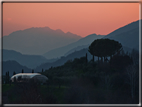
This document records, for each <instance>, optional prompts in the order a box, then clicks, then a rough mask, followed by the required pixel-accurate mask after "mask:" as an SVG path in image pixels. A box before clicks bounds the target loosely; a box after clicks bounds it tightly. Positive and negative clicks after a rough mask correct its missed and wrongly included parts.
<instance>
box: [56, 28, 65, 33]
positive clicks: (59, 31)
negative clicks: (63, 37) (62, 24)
mask: <svg viewBox="0 0 142 107" xmlns="http://www.w3.org/2000/svg"><path fill="white" fill-rule="evenodd" d="M56 32H57V33H64V32H63V31H62V30H61V29H56Z"/></svg>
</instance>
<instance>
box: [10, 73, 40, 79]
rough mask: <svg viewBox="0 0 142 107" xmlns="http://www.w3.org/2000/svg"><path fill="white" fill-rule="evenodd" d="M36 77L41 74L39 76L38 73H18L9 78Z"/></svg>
mask: <svg viewBox="0 0 142 107" xmlns="http://www.w3.org/2000/svg"><path fill="white" fill-rule="evenodd" d="M36 75H41V74H39V73H18V74H16V75H13V76H12V77H11V79H12V78H14V77H16V78H18V77H19V76H22V78H32V77H34V76H36Z"/></svg>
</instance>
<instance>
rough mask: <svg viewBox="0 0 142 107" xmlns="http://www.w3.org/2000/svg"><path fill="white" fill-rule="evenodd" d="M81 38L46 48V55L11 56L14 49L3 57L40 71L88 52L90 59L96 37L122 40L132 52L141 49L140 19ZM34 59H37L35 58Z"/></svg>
mask: <svg viewBox="0 0 142 107" xmlns="http://www.w3.org/2000/svg"><path fill="white" fill-rule="evenodd" d="M31 29H32V30H33V29H34V28H31ZM32 30H31V32H34V31H35V30H33V31H32ZM53 32H54V30H53ZM57 32H58V33H59V34H60V33H61V32H62V31H61V30H56V33H57ZM74 36H75V35H74ZM9 37H10V36H9ZM29 37H31V36H29ZM75 37H76V36H75ZM78 37H79V36H78ZM79 38H80V39H79ZM79 38H78V40H77V39H76V40H75V41H74V42H71V43H68V44H67V45H63V46H59V47H55V48H54V49H52V50H49V51H48V50H46V49H45V51H44V52H45V53H44V54H43V56H44V57H43V56H41V55H36V56H34V55H33V56H32V55H31V56H28V55H25V54H21V53H17V54H15V56H10V55H12V54H11V52H12V51H10V50H9V51H8V50H7V51H6V50H4V51H5V52H6V53H3V59H4V61H8V60H16V61H17V62H18V63H20V64H21V65H24V66H27V67H29V68H33V67H34V68H35V67H36V68H35V71H36V72H38V71H41V69H49V68H50V67H51V66H52V67H55V66H60V65H63V64H64V63H65V62H66V61H68V60H73V59H74V58H80V57H82V56H85V55H86V53H87V55H88V60H91V58H92V55H91V54H90V53H89V52H88V47H89V45H90V44H91V43H92V42H93V41H94V40H95V39H105V38H109V39H113V40H116V41H118V42H120V43H121V44H122V46H123V49H124V51H125V52H126V51H128V52H131V50H132V49H133V48H134V49H136V50H138V49H139V21H136V22H132V23H130V24H128V25H126V26H123V27H121V28H119V29H117V30H115V31H113V32H111V33H110V34H108V35H106V36H105V35H96V34H91V35H88V36H86V37H84V38H81V37H79ZM56 39H57V40H58V38H56ZM5 40H6V39H5ZM21 40H22V39H21ZM23 41H24V42H25V40H23ZM43 42H44V41H43ZM49 42H50V40H49ZM3 43H4V41H3ZM56 45H57V44H56ZM27 47H28V45H27ZM29 47H30V46H29ZM30 48H31V47H30ZM40 48H43V47H40ZM31 49H32V48H31ZM8 53H9V54H8ZM21 57H22V58H21ZM57 57H58V59H56V58H57ZM16 58H17V59H16ZM30 58H31V59H30ZM32 58H33V59H32ZM46 58H47V59H46ZM51 58H54V59H51ZM28 59H29V60H28ZM34 59H36V60H34ZM49 59H50V60H49ZM20 61H21V62H20ZM22 61H25V62H24V63H27V65H26V64H23V62H22ZM30 61H31V62H30ZM32 61H33V62H32ZM7 63H8V62H7ZM28 64H30V65H28ZM17 66H18V65H17Z"/></svg>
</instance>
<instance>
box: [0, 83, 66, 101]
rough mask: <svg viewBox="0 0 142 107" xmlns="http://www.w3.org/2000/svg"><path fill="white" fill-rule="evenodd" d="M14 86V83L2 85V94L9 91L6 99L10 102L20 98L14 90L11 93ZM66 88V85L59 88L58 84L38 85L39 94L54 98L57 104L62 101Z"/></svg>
mask: <svg viewBox="0 0 142 107" xmlns="http://www.w3.org/2000/svg"><path fill="white" fill-rule="evenodd" d="M14 88H15V87H14V84H12V85H11V86H10V85H9V84H3V85H2V93H3V95H7V94H6V93H9V94H8V99H9V101H10V102H12V103H14V102H16V101H18V100H19V99H20V95H19V94H15V93H16V92H15V93H13V90H14ZM67 88H68V87H66V86H61V87H60V88H59V87H58V86H47V85H41V86H40V87H39V89H40V94H41V95H42V96H43V98H45V99H54V100H56V103H58V104H62V103H64V101H63V97H64V92H65V90H66V89H67ZM14 91H15V90H14ZM47 97H48V98H47Z"/></svg>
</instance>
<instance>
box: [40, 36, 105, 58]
mask: <svg viewBox="0 0 142 107" xmlns="http://www.w3.org/2000/svg"><path fill="white" fill-rule="evenodd" d="M103 37H104V35H96V34H91V35H88V36H86V37H84V38H81V39H80V40H78V41H76V42H73V43H71V44H69V45H66V46H63V47H60V48H56V49H53V50H51V51H48V52H47V53H45V54H43V56H44V57H46V58H47V59H49V58H57V57H61V56H64V54H66V53H67V52H68V51H70V50H71V49H73V48H76V47H82V46H83V45H84V46H86V45H89V44H90V43H91V42H93V41H94V40H95V39H101V38H103ZM84 46H83V48H84Z"/></svg>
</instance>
